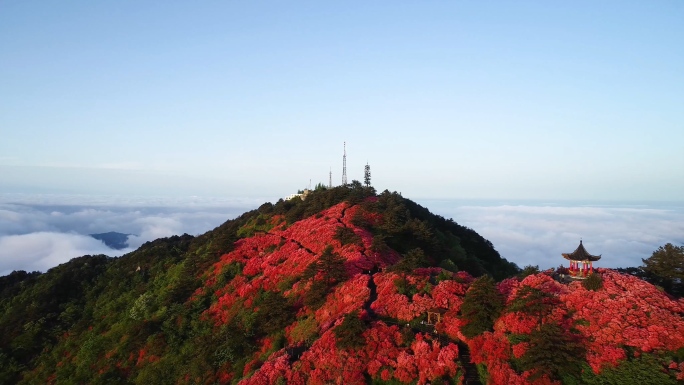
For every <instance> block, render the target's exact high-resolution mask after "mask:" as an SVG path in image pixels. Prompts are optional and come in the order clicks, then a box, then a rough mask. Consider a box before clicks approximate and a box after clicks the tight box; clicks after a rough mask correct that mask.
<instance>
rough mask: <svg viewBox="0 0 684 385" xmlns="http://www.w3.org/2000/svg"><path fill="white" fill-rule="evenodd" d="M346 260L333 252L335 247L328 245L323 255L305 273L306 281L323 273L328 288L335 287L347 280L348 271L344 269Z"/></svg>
mask: <svg viewBox="0 0 684 385" xmlns="http://www.w3.org/2000/svg"><path fill="white" fill-rule="evenodd" d="M344 262H345V259H344V257H342V256H340V255H339V254H337V253H336V252H334V251H333V247H332V246H331V245H328V246H326V247H325V249H323V253H321V256H320V257H319V258H318V260H317V261H316V262H313V263H311V264H310V265H309V266H307V268H306V270H305V271H304V279H308V278H312V277H315V276H316V275H317V274H318V273H322V275H323V281H324V282H325V283H326V284H328V286H333V285H335V284H337V283H340V282H342V281H344V280H346V279H347V277H348V274H347V269H346V268H345V267H344Z"/></svg>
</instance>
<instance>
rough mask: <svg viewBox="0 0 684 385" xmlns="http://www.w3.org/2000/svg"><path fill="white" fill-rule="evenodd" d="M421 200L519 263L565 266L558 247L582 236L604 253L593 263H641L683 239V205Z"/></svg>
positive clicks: (570, 246) (571, 245) (564, 249)
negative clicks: (661, 249)
mask: <svg viewBox="0 0 684 385" xmlns="http://www.w3.org/2000/svg"><path fill="white" fill-rule="evenodd" d="M431 203H434V204H433V206H434V207H431V208H430V204H431ZM423 204H424V205H426V206H427V207H429V208H430V209H431V210H432V211H433V212H436V213H438V214H440V215H443V216H445V217H449V218H454V220H455V221H456V222H458V223H459V224H461V225H464V226H468V227H470V228H472V229H474V230H475V231H477V232H478V233H480V234H481V235H482V236H484V237H485V238H487V239H489V240H490V241H491V242H492V243H493V244H494V246H495V247H496V249H497V250H498V251H499V253H501V255H502V256H503V257H505V258H506V259H508V260H510V261H513V262H515V263H517V264H518V265H519V266H525V265H539V267H541V268H549V267H556V266H559V265H560V264H564V265H565V266H567V261H566V260H565V259H563V257H562V256H561V253H569V252H572V251H574V250H575V248H576V247H577V246H578V244H579V241H580V239H582V240H583V243H584V246H585V248H586V249H587V251H589V252H590V253H592V254H601V255H602V257H601V260H600V261H599V262H597V263H596V265H597V266H603V267H627V266H639V265H641V264H642V261H641V259H642V258H648V257H650V256H651V254H652V253H653V251H655V250H656V249H657V248H658V247H659V246H662V245H664V244H665V243H668V242H670V243H673V244H677V245H679V244H684V208H683V207H682V206H681V205H657V206H655V205H558V204H547V205H533V204H520V205H510V204H501V205H487V204H458V203H454V202H452V203H449V202H445V201H441V202H429V201H428V202H424V203H423Z"/></svg>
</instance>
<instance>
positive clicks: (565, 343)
mask: <svg viewBox="0 0 684 385" xmlns="http://www.w3.org/2000/svg"><path fill="white" fill-rule="evenodd" d="M528 341H529V348H528V350H527V351H526V352H525V354H524V355H523V356H522V357H521V358H520V359H519V360H518V365H519V367H520V369H522V370H532V371H534V373H533V374H532V376H531V379H537V378H540V377H542V376H543V375H546V376H548V377H549V378H551V379H556V380H560V379H561V378H564V379H565V380H566V382H567V381H568V380H569V379H571V378H575V379H577V378H579V377H580V375H581V374H582V363H583V362H584V355H585V351H584V348H583V346H582V344H581V343H580V342H579V338H578V336H576V335H573V334H571V333H567V332H565V330H564V329H563V328H562V327H561V326H559V325H557V324H555V323H546V324H543V325H541V326H540V327H539V328H538V329H535V330H533V331H532V333H531V334H530V335H529V339H528Z"/></svg>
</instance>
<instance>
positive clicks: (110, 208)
mask: <svg viewBox="0 0 684 385" xmlns="http://www.w3.org/2000/svg"><path fill="white" fill-rule="evenodd" d="M269 200H270V201H272V202H273V201H275V200H274V199H267V198H252V199H209V198H197V197H190V198H181V199H171V198H149V197H145V198H121V197H92V196H73V195H61V196H60V195H23V194H0V275H6V274H9V273H10V272H11V271H13V270H27V271H36V270H37V271H46V270H48V269H49V268H51V267H54V266H57V265H59V264H61V263H64V262H66V261H68V260H70V259H72V258H75V257H78V256H82V255H87V254H90V255H95V254H106V255H109V256H120V255H123V254H126V253H128V252H130V251H133V250H135V249H136V248H137V247H139V246H140V245H142V244H143V243H145V242H147V241H151V240H154V239H157V238H160V237H168V236H171V235H180V234H183V233H188V234H191V235H199V234H202V233H204V232H206V231H209V230H211V229H213V228H215V227H216V226H218V225H220V224H222V223H223V222H225V221H226V220H228V219H232V218H235V217H237V216H238V215H240V214H242V213H243V212H245V211H248V210H251V209H255V208H257V207H259V205H260V204H262V203H263V202H266V201H269ZM419 203H420V204H421V205H423V206H425V207H427V208H428V209H430V211H432V212H434V213H436V214H439V215H442V216H444V217H447V218H453V219H454V220H455V221H456V222H457V223H459V224H461V225H464V226H467V227H470V228H472V229H474V230H475V231H477V232H478V233H480V234H481V235H482V236H484V237H485V238H487V239H489V240H490V241H491V242H492V243H493V244H494V246H495V247H496V249H497V250H498V251H499V253H501V255H502V256H503V257H505V258H507V259H508V260H509V261H512V262H515V263H516V264H518V265H519V266H521V267H522V266H526V265H538V266H539V267H541V268H549V267H555V266H558V265H560V264H565V265H566V266H567V262H566V261H565V260H564V259H563V258H562V257H561V253H567V252H572V251H573V250H574V249H575V248H576V247H577V245H578V244H579V240H580V239H583V241H584V245H585V247H586V248H587V250H588V251H589V252H590V253H592V254H602V255H603V256H602V258H601V260H600V261H599V262H598V263H596V264H595V266H604V267H627V266H639V265H641V263H642V262H641V259H642V258H648V257H649V256H650V255H651V254H652V253H653V251H654V250H656V249H657V248H658V247H659V246H661V245H664V244H665V243H668V242H670V243H673V244H676V245H681V244H684V204H657V205H656V204H605V203H603V204H589V203H568V202H563V203H544V202H522V203H520V202H518V203H511V202H492V201H487V202H474V201H459V200H419ZM109 231H116V232H120V233H126V234H134V235H131V236H130V237H129V239H128V245H129V247H128V248H126V249H123V250H113V249H111V248H109V247H107V246H106V245H105V244H104V243H102V242H101V241H99V240H96V239H94V238H92V237H90V236H89V235H88V234H96V233H105V232H109Z"/></svg>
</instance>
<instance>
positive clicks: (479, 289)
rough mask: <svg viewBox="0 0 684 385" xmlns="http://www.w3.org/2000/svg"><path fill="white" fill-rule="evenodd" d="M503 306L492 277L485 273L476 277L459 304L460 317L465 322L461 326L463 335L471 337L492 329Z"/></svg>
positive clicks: (502, 299)
mask: <svg viewBox="0 0 684 385" xmlns="http://www.w3.org/2000/svg"><path fill="white" fill-rule="evenodd" d="M503 307H504V298H503V296H502V295H501V293H499V290H497V288H496V285H495V283H494V280H493V279H492V277H490V276H488V275H486V276H483V277H480V278H478V279H476V280H475V281H474V282H473V283H472V284H471V285H470V288H469V289H468V291H467V292H466V294H465V297H464V298H463V304H462V305H461V319H462V320H464V321H466V322H467V323H466V324H465V325H464V326H463V328H461V331H462V332H463V335H465V336H466V337H468V338H472V337H475V336H477V335H480V334H482V333H484V332H485V331H488V330H492V328H493V327H494V321H495V320H496V319H497V318H498V317H499V315H500V314H501V311H502V310H503Z"/></svg>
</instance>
